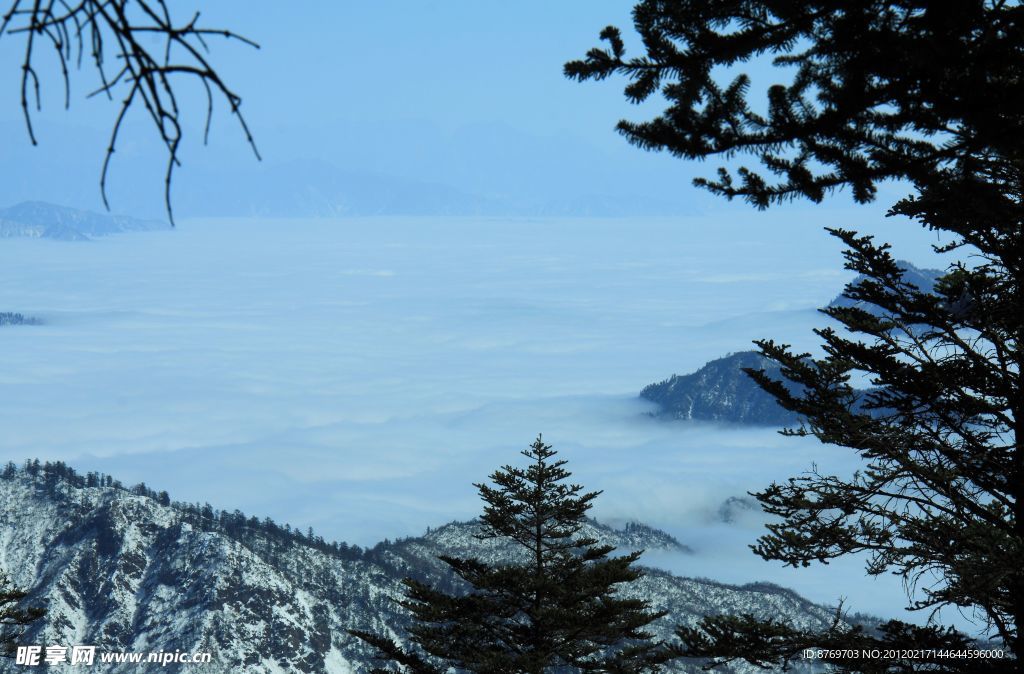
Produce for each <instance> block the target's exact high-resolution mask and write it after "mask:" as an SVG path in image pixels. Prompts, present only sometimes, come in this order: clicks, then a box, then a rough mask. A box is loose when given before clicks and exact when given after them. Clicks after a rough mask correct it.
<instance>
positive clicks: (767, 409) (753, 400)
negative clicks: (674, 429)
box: [640, 351, 797, 426]
mask: <svg viewBox="0 0 1024 674" xmlns="http://www.w3.org/2000/svg"><path fill="white" fill-rule="evenodd" d="M743 368H752V369H756V370H765V371H766V372H767V373H768V375H769V376H770V377H773V378H775V379H779V380H782V375H781V373H780V368H779V364H778V363H775V362H773V361H770V360H768V359H767V358H765V357H764V356H762V355H761V354H759V353H757V352H755V351H740V352H739V353H732V354H729V355H728V356H725V357H723V358H718V359H716V360H713V361H711V362H710V363H708V364H707V365H705V366H704V367H702V368H700V369H699V370H697V371H696V372H692V373H690V374H684V375H678V374H674V375H672V376H671V377H669V378H668V379H666V380H664V381H662V382H659V383H657V384H650V385H649V386H646V387H644V389H643V390H642V391H641V392H640V397H641V398H644V399H645V400H650V401H651V402H655V403H657V404H658V405H659V406H660V407H661V409H660V410H659V411H658V416H661V417H666V418H670V419H699V420H704V421H725V422H730V423H741V424H756V425H766V426H785V425H789V424H793V423H794V422H795V421H796V420H797V417H796V415H795V414H793V413H792V412H790V411H789V410H787V409H785V408H783V407H781V406H780V405H779V404H778V403H777V402H776V401H775V398H773V397H772V396H771V395H769V394H768V393H765V392H764V390H762V389H761V387H760V386H758V385H757V384H756V383H755V382H754V380H753V379H751V378H750V377H749V376H747V374H746V373H745V372H744V371H743Z"/></svg>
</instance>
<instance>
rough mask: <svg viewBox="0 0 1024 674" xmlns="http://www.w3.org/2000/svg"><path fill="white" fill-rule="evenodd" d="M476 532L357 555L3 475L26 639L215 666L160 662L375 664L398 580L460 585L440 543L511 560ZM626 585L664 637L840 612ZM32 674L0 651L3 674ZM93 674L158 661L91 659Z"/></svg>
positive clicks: (265, 529)
mask: <svg viewBox="0 0 1024 674" xmlns="http://www.w3.org/2000/svg"><path fill="white" fill-rule="evenodd" d="M475 529H476V525H474V524H473V523H461V524H460V523H452V524H448V525H445V526H443V527H440V528H438V529H434V530H431V531H429V532H428V533H427V534H426V535H424V536H422V537H418V538H412V539H406V540H402V541H397V542H385V543H382V544H379V545H377V546H376V547H374V548H373V549H370V550H362V549H360V548H358V547H355V546H351V547H350V546H347V545H344V544H336V543H326V542H325V541H323V540H322V539H321V538H319V537H317V536H315V535H312V534H301V533H299V532H297V531H295V530H292V529H290V528H289V527H287V526H284V527H281V526H278V525H276V524H274V523H272V522H270V521H268V520H263V521H261V520H258V519H256V518H247V517H246V516H245V515H243V514H242V513H240V512H238V511H235V512H233V513H228V512H215V511H213V510H212V509H210V508H209V507H208V506H206V507H200V506H192V505H186V504H177V503H171V502H170V500H169V498H168V497H167V494H166V493H164V492H161V493H159V494H157V493H155V492H153V491H152V490H149V489H147V488H145V487H143V486H141V485H140V486H139V487H135V488H133V489H125V488H123V487H121V486H120V485H118V484H117V483H116V482H114V481H112V480H111V479H110V478H109V477H106V476H102V475H95V474H90V475H88V476H84V477H83V476H79V475H75V474H74V472H73V471H71V470H70V469H68V468H67V467H66V466H64V465H63V464H52V465H51V464H45V465H42V466H41V465H39V463H38V462H35V463H29V464H27V465H26V467H25V468H20V469H18V468H15V467H14V466H13V465H8V467H7V469H6V470H5V471H4V472H3V474H2V475H0V568H4V569H6V570H7V571H8V572H9V573H10V575H11V577H12V580H13V582H14V583H15V584H16V586H19V587H21V588H24V589H27V590H29V591H30V592H31V596H30V603H35V604H36V605H39V604H42V605H45V607H46V609H47V612H46V615H45V617H44V618H43V619H42V620H40V621H38V622H37V623H34V624H33V625H32V627H31V629H30V630H29V631H28V632H27V633H26V634H25V635H24V638H23V639H22V640H21V641H22V643H24V644H38V645H42V646H46V645H61V646H68V647H70V646H73V645H76V644H77V645H94V646H96V647H97V653H102V652H112V651H133V652H142V651H145V652H156V651H162V652H165V653H167V652H175V651H178V650H181V651H189V652H196V651H201V652H209V653H211V655H212V661H211V662H210V663H209V664H201V665H184V664H169V665H167V666H164V667H159V669H160V671H166V672H186V671H195V672H203V673H204V674H220V673H221V672H225V673H226V672H247V673H249V674H255V673H266V674H271V673H277V672H304V673H316V674H321V673H323V674H327V673H340V672H362V671H367V669H368V664H369V662H370V660H369V655H370V653H369V652H368V649H367V648H366V647H365V646H364V645H363V644H362V642H359V641H358V640H356V639H353V638H351V637H350V636H349V635H348V634H347V632H346V630H347V629H351V628H357V629H364V630H372V631H378V632H383V633H387V634H391V635H393V636H394V637H395V638H397V639H401V637H402V634H403V630H402V626H403V624H405V622H406V619H405V617H404V615H403V614H402V612H401V610H400V607H398V606H397V605H396V604H395V601H394V600H395V599H396V598H398V597H400V596H401V593H402V585H401V583H400V580H401V578H403V577H406V576H412V577H416V578H418V579H421V580H427V581H429V582H433V583H437V584H439V585H445V584H450V583H451V582H452V580H451V577H450V575H449V574H448V573H447V572H446V569H447V567H446V566H445V565H444V564H443V563H441V562H439V561H438V560H437V559H436V555H438V554H441V553H450V554H457V555H460V554H461V555H465V554H474V555H477V556H480V557H484V558H490V559H502V558H507V555H508V553H509V550H508V549H506V548H503V546H501V545H499V544H496V543H494V542H481V541H479V540H477V539H476V538H474V536H473V534H474V531H475ZM586 533H587V534H592V535H594V536H596V537H598V538H600V539H602V540H603V541H607V542H609V543H611V544H613V545H617V546H620V547H621V548H629V549H632V548H635V547H644V548H647V549H655V548H658V549H668V550H677V551H680V552H685V548H684V547H683V546H681V545H680V544H679V543H678V542H677V541H675V540H674V539H672V538H671V537H669V536H667V535H666V534H664V533H662V532H659V531H657V530H653V529H650V528H648V527H644V526H636V525H634V526H632V527H627V528H626V529H623V530H615V529H612V528H609V527H606V526H602V525H600V524H597V523H593V524H592V525H591V530H590V531H588V532H586ZM627 593H628V594H630V595H635V596H640V597H643V598H645V599H647V600H649V601H650V602H651V604H652V605H653V607H654V608H655V609H665V610H668V611H669V612H670V614H669V615H668V616H667V617H665V618H663V619H661V620H660V621H659V622H658V623H657V628H656V631H657V632H658V634H659V635H660V636H662V637H665V638H668V637H669V636H670V635H671V631H672V628H673V626H674V625H675V624H677V623H687V624H692V623H694V622H696V621H697V620H698V619H699V618H700V617H701V616H702V615H704V614H708V613H719V612H729V613H753V614H755V615H758V616H761V617H769V616H771V617H773V618H780V619H786V620H789V621H791V622H792V623H793V624H795V625H798V626H804V627H812V626H824V625H825V624H826V623H827V622H828V621H829V620H830V618H831V616H832V614H831V611H830V610H829V609H828V608H825V607H822V606H817V605H814V604H811V603H810V602H808V601H806V600H804V599H802V598H801V597H799V596H798V595H796V594H795V593H793V592H791V591H789V590H785V589H782V588H779V587H776V586H772V585H765V584H758V585H750V586H743V587H734V586H728V585H723V584H719V583H715V582H713V581H710V580H699V579H692V578H680V577H676V576H673V575H670V574H668V573H665V572H662V571H657V570H650V571H648V573H647V574H646V575H645V576H644V577H643V578H641V579H640V580H639V581H637V582H636V583H634V584H633V585H632V586H631V587H630V588H629V589H628V591H627ZM679 667H683V666H682V665H679ZM151 668H155V665H153V666H151ZM741 669H743V668H741ZM22 670H23V668H21V667H19V666H17V665H15V664H14V663H13V662H12V661H3V659H0V671H12V672H13V671H22ZM91 671H95V672H102V673H104V674H106V673H114V672H129V671H130V672H138V671H148V670H147V669H146V667H145V666H143V667H140V666H139V665H137V664H126V663H122V664H114V663H106V664H101V663H99V662H98V661H97V662H96V664H94V665H93V666H92V667H91Z"/></svg>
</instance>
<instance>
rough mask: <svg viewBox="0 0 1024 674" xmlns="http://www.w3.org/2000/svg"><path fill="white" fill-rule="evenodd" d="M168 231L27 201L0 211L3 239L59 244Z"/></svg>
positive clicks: (120, 217) (147, 223)
mask: <svg viewBox="0 0 1024 674" xmlns="http://www.w3.org/2000/svg"><path fill="white" fill-rule="evenodd" d="M167 228H168V225H167V224H166V223H164V222H160V221H159V220H139V219H137V218H129V217H127V216H123V215H102V214H100V213H93V212H91V211H83V210H79V209H77V208H68V207H66V206H57V205H56V204H49V203H46V202H44V201H24V202H22V203H20V204H17V205H15V206H11V207H10V208H4V209H0V239H4V238H13V237H22V236H24V237H31V238H35V239H58V240H60V241H88V240H89V239H90V238H91V237H94V236H106V235H108V234H117V233H120V232H139V231H148V230H153V229H167Z"/></svg>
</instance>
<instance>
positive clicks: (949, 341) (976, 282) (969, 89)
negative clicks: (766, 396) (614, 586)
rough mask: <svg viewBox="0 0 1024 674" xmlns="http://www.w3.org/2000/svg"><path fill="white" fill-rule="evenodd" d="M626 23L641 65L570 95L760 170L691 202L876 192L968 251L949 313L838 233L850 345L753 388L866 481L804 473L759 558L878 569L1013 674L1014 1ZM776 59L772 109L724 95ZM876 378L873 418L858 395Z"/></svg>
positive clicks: (733, 4)
mask: <svg viewBox="0 0 1024 674" xmlns="http://www.w3.org/2000/svg"><path fill="white" fill-rule="evenodd" d="M633 16H634V22H635V27H636V29H637V31H638V32H639V33H640V36H641V37H642V39H643V44H644V48H645V50H646V53H645V54H644V55H642V56H641V57H639V58H633V59H626V58H625V44H624V41H623V39H622V36H621V34H620V32H619V31H618V30H617V29H615V28H611V27H609V28H607V29H605V31H604V32H603V33H602V38H603V39H605V40H607V41H608V43H609V45H610V49H608V50H604V49H594V50H591V52H589V53H588V55H587V56H586V58H585V59H583V60H581V61H576V62H573V63H570V64H567V65H566V73H567V74H568V75H569V76H571V77H575V78H578V79H581V80H582V79H591V78H592V79H603V78H605V77H608V76H610V75H613V74H621V75H625V76H626V77H628V78H629V79H630V80H631V81H630V83H629V84H628V86H627V87H626V91H625V93H626V96H627V98H629V99H630V100H633V101H637V102H639V101H642V100H645V99H647V98H649V97H650V96H652V95H653V94H655V93H656V92H659V91H660V93H661V94H662V95H663V96H664V97H665V98H666V99H667V101H668V108H667V109H666V111H665V112H664V113H663V114H661V115H659V116H657V117H656V118H654V119H652V120H649V121H644V122H620V124H619V130H620V132H622V133H623V134H624V135H625V136H626V137H627V138H628V139H629V140H630V141H631V142H633V143H635V144H637V145H639V146H641V147H643V148H645V149H660V150H667V151H669V152H671V153H673V154H675V155H677V156H679V157H682V158H687V159H702V158H707V157H713V156H721V157H725V158H729V157H735V156H737V155H740V154H749V155H752V156H753V157H755V158H756V159H757V160H758V161H759V162H760V163H761V165H762V169H760V170H755V169H751V168H748V167H740V168H739V169H738V170H737V173H738V175H739V178H740V179H739V180H734V174H733V173H732V172H730V171H729V170H726V169H724V168H723V169H720V170H719V174H718V177H717V179H704V180H698V181H697V182H698V184H699V185H701V186H703V187H706V188H708V189H710V190H711V191H713V192H715V193H717V194H720V195H722V196H725V197H727V198H734V197H741V198H744V199H746V200H747V201H749V202H750V203H751V204H753V205H754V206H756V207H758V208H766V207H768V206H770V205H772V204H777V203H780V202H783V201H785V200H787V199H791V198H795V197H804V198H808V199H810V200H812V201H815V202H819V201H821V200H822V199H823V198H824V196H825V194H826V193H828V192H829V191H831V190H834V189H837V188H850V189H851V191H852V195H853V197H854V199H855V200H856V201H858V202H867V201H871V200H872V199H873V198H875V196H876V194H877V185H878V183H880V182H882V181H885V180H892V179H896V180H902V181H905V182H906V183H909V184H910V186H911V188H910V189H912V190H913V192H912V194H911V195H910V196H908V197H907V198H905V199H903V200H901V201H899V202H898V203H896V204H894V205H893V206H892V208H891V210H890V215H901V216H906V217H908V218H912V219H914V220H916V221H917V222H919V223H920V224H922V225H924V226H926V227H928V228H930V229H932V230H936V231H938V232H941V233H943V234H944V235H945V238H946V241H947V242H948V243H946V244H944V245H943V246H942V247H937V250H938V251H940V252H953V251H957V252H958V253H959V254H960V255H961V262H957V263H954V264H953V265H951V266H950V268H949V270H948V273H947V274H946V275H945V276H944V277H943V278H942V279H940V280H939V282H938V284H937V286H936V289H935V291H934V292H933V293H924V292H921V290H920V289H919V288H916V287H914V286H913V285H912V284H910V283H909V282H907V281H906V280H905V279H904V278H903V273H902V271H901V270H900V269H899V267H898V265H897V264H896V263H895V262H894V260H893V258H892V257H891V256H890V254H889V250H888V246H886V245H884V244H881V243H878V242H876V241H874V240H872V239H870V238H868V237H862V236H858V235H857V234H856V233H855V232H852V231H848V230H840V229H833V230H831V231H832V233H833V234H834V235H835V236H838V237H839V238H840V239H841V240H842V241H843V242H844V243H845V244H846V246H847V252H846V256H847V267H848V268H849V269H852V270H854V271H857V272H859V273H860V274H862V275H863V276H864V279H863V280H862V281H860V282H858V283H856V284H854V285H852V286H849V287H848V288H847V290H846V294H847V295H849V296H850V297H852V298H853V299H855V300H857V302H856V303H855V304H854V306H850V307H836V308H831V309H828V310H826V312H825V313H827V314H828V315H829V316H830V317H831V318H832V319H834V320H835V321H836V322H838V324H839V325H840V326H841V327H839V328H825V329H821V330H819V331H818V335H819V336H820V337H821V339H822V342H823V347H824V353H825V355H824V357H821V358H811V357H810V356H809V355H808V354H799V353H793V352H792V351H791V350H790V349H789V348H788V347H787V346H786V345H782V344H777V343H775V342H773V341H771V340H763V341H759V342H758V344H759V346H760V348H761V351H762V353H763V354H764V355H766V356H768V357H769V358H772V359H774V360H776V361H777V362H779V363H780V364H781V365H782V366H783V369H782V372H783V375H784V376H786V377H787V378H788V379H789V380H791V384H796V386H792V385H790V386H783V385H782V384H781V383H780V382H777V381H773V380H771V379H770V378H768V377H766V376H765V375H764V374H763V373H758V372H754V373H751V374H752V375H753V376H754V377H755V379H756V380H757V381H758V382H759V383H760V384H761V385H762V386H763V387H764V388H765V389H766V390H767V391H769V392H770V393H772V394H774V395H775V397H776V398H777V399H778V400H779V402H780V403H781V404H782V405H783V406H784V407H786V408H787V409H789V410H792V411H794V412H796V413H798V414H799V415H800V416H801V417H802V418H803V419H804V422H803V424H802V425H801V426H800V427H799V428H795V429H791V430H790V431H789V432H791V433H794V434H798V435H813V436H815V437H817V438H818V439H820V440H821V441H822V442H823V443H827V444H831V445H839V446H842V447H847V448H850V449H852V450H853V451H855V452H856V453H857V454H858V455H859V456H860V457H861V458H862V459H863V461H864V463H865V468H864V470H863V471H861V472H859V473H857V474H856V475H855V476H853V477H852V478H840V477H837V476H832V475H825V474H819V473H817V472H813V471H812V472H811V473H809V474H807V475H804V476H802V477H798V478H794V479H791V480H789V481H787V482H784V483H782V484H773V485H771V486H770V487H768V488H767V489H765V490H764V491H762V492H761V493H759V494H758V495H757V497H758V499H759V500H760V501H761V503H762V505H763V506H764V507H765V509H766V510H767V511H768V512H770V513H773V514H775V515H777V516H779V518H780V519H779V520H778V522H777V523H776V524H773V525H772V526H770V527H769V532H768V534H766V535H765V536H764V537H762V539H761V540H760V541H759V543H758V545H757V546H756V547H755V552H757V554H759V555H761V556H762V557H764V558H766V559H770V560H780V561H783V562H784V563H786V564H789V565H792V566H807V565H810V564H812V563H827V562H828V561H829V560H831V559H834V558H837V557H842V556H844V555H849V554H855V553H866V554H867V555H868V559H869V562H868V565H867V572H868V573H870V574H881V573H885V572H893V573H896V574H898V575H900V576H902V577H903V578H904V579H905V580H906V582H907V584H908V587H910V588H912V589H913V590H914V591H913V593H912V596H911V600H912V608H915V609H919V610H927V611H931V610H934V609H939V608H943V607H954V608H956V609H957V610H961V611H967V612H974V614H975V615H977V616H978V617H979V618H980V622H981V624H982V625H983V626H985V627H987V628H988V630H989V634H990V635H991V636H992V637H994V638H996V639H999V640H1001V641H1002V642H1003V644H1004V645H1005V647H1006V648H1007V650H1008V651H1009V652H1010V653H1011V654H1013V655H1015V656H1016V657H1017V658H1018V660H1013V659H1011V660H1008V661H1006V662H1004V663H1002V665H1001V666H1002V669H1003V670H1016V668H1018V667H1019V664H1018V662H1019V658H1020V656H1021V655H1022V653H1024V647H1022V645H1021V642H1020V640H1019V625H1020V624H1021V621H1022V620H1024V571H1022V566H1021V564H1020V560H1021V559H1024V504H1022V502H1021V498H1020V497H1021V492H1022V491H1024V451H1022V450H1024V447H1022V438H1021V430H1020V420H1021V417H1022V413H1024V409H1022V408H1024V392H1022V390H1021V379H1020V371H1021V360H1022V357H1021V350H1020V343H1021V336H1022V332H1024V302H1022V297H1021V281H1022V276H1024V272H1022V251H1024V240H1022V239H1024V107H1022V106H1021V105H1020V104H1019V92H1020V86H1021V83H1022V82H1024V77H1022V75H1024V7H1021V4H1020V3H1019V2H982V1H977V0H971V1H967V2H957V3H936V2H926V1H924V0H916V1H886V2H880V1H872V0H869V1H866V2H853V1H852V0H842V1H838V2H819V1H813V0H812V1H810V2H800V3H776V2H768V1H767V0H729V1H726V0H717V1H715V0H713V1H709V2H688V1H675V2H670V1H669V0H644V1H643V2H640V3H639V4H638V5H636V7H635V9H634V15H633ZM769 57H771V58H773V59H774V60H773V63H774V64H775V65H776V66H780V68H779V70H778V71H777V75H778V77H779V78H780V80H781V81H783V82H786V83H782V84H773V85H772V86H770V87H769V88H768V89H767V91H766V92H765V94H766V96H765V98H766V100H767V103H768V106H767V112H766V113H760V112H758V111H757V110H756V107H757V104H756V103H754V102H753V101H754V98H753V94H752V92H751V90H750V82H751V80H750V78H749V77H748V76H747V75H745V74H739V75H736V76H735V77H734V79H732V81H731V82H730V83H728V84H727V85H720V84H719V83H718V81H717V80H716V78H719V77H720V75H721V73H722V71H723V70H722V69H723V68H728V67H740V68H741V67H742V64H743V63H744V62H747V61H749V60H751V59H756V58H769ZM855 376H866V377H867V378H868V379H869V380H870V382H871V387H872V388H871V391H870V393H869V394H868V395H867V398H866V400H864V399H862V398H861V397H860V396H858V395H855V393H854V391H853V389H852V388H851V386H850V380H851V378H852V377H855ZM679 635H680V637H681V638H682V641H683V646H682V647H681V649H680V652H681V653H684V654H686V655H692V656H707V657H712V658H716V659H718V660H732V659H739V658H742V659H746V660H747V661H749V662H754V663H757V664H767V663H775V664H778V663H780V662H783V661H786V660H790V659H793V658H794V657H797V656H798V655H799V651H800V649H802V648H804V647H807V646H813V645H831V646H832V647H833V648H835V647H839V646H842V645H844V644H845V645H849V646H851V647H854V648H860V647H877V648H881V649H882V650H885V649H886V647H890V646H891V647H894V648H896V649H898V650H903V649H907V648H914V647H916V646H920V647H922V648H925V649H927V648H929V647H931V646H936V645H937V644H938V645H943V644H944V645H946V646H947V647H952V646H956V645H957V644H959V645H961V646H964V645H970V642H969V641H968V640H967V639H966V638H965V637H963V636H962V635H958V634H956V633H954V632H952V631H950V630H945V629H942V628H941V627H939V626H936V625H932V626H930V627H926V628H916V627H912V626H910V625H905V624H902V623H899V622H891V623H887V624H886V625H883V626H880V629H879V630H877V631H876V632H874V633H871V634H868V633H866V632H864V631H863V630H852V629H848V628H846V627H844V626H843V624H842V623H841V622H837V623H836V625H835V626H834V627H833V629H831V630H829V631H827V632H824V633H813V634H812V633H807V632H804V631H801V630H799V629H795V628H792V627H790V626H786V625H781V624H779V623H775V622H771V621H769V622H764V621H757V620H754V619H753V618H750V617H749V616H721V617H713V618H708V619H706V620H705V621H704V622H703V624H702V625H701V626H700V628H697V629H681V630H679ZM839 664H841V665H842V666H843V667H846V668H849V669H852V670H857V671H916V670H917V669H926V668H930V671H981V670H982V667H983V666H991V667H993V668H998V667H999V666H1000V663H998V662H997V661H990V662H987V663H986V662H979V661H977V660H974V661H969V662H968V661H959V662H958V661H956V660H955V659H950V658H936V659H933V661H931V662H930V661H928V659H918V660H914V661H908V660H900V659H898V658H896V659H890V660H882V661H875V662H871V663H867V662H864V661H859V662H851V661H844V662H841V663H839Z"/></svg>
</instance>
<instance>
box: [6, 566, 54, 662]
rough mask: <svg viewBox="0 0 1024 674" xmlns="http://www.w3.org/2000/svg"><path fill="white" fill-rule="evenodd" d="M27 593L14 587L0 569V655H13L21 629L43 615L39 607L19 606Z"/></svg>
mask: <svg viewBox="0 0 1024 674" xmlns="http://www.w3.org/2000/svg"><path fill="white" fill-rule="evenodd" d="M27 596H28V595H27V594H26V593H25V592H23V591H21V590H18V589H16V588H15V587H14V586H13V585H12V584H11V579H10V578H9V577H8V576H7V574H6V573H4V572H3V571H0V656H10V655H13V654H14V652H15V649H16V648H17V647H18V638H19V637H20V636H21V633H22V629H23V628H24V627H25V626H26V625H28V624H30V623H32V622H33V621H35V620H37V619H39V618H40V617H42V616H43V613H44V612H43V610H42V609H40V608H24V609H23V608H19V607H20V605H21V602H22V600H24V599H25V597H27Z"/></svg>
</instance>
